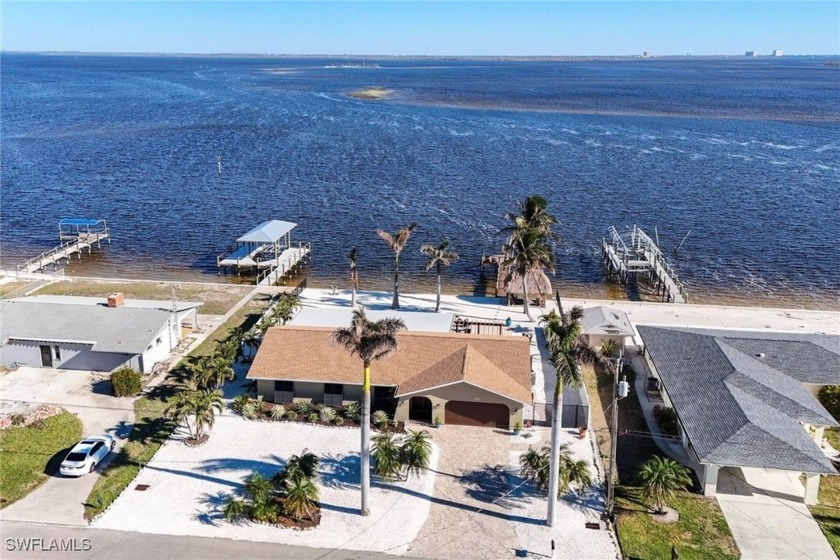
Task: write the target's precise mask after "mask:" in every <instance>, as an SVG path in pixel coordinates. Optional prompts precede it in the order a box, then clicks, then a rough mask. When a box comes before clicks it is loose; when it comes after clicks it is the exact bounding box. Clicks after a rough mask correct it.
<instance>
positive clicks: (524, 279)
mask: <svg viewBox="0 0 840 560" xmlns="http://www.w3.org/2000/svg"><path fill="white" fill-rule="evenodd" d="M522 298H523V299H524V300H525V315H526V316H527V317H528V320H529V321H531V322H532V323H533V322H534V318H533V317H532V316H531V307H530V305H529V302H528V271H525V272H523V273H522Z"/></svg>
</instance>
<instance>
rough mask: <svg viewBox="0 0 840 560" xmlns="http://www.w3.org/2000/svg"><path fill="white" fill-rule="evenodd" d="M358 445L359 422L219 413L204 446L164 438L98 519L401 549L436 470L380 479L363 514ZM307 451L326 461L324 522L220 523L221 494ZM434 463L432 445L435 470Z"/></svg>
mask: <svg viewBox="0 0 840 560" xmlns="http://www.w3.org/2000/svg"><path fill="white" fill-rule="evenodd" d="M358 447H359V430H358V428H337V427H320V426H311V425H306V424H296V423H285V422H282V423H281V422H277V423H275V422H258V421H248V420H244V419H243V418H241V417H239V416H235V415H233V414H232V413H231V412H230V411H226V412H225V414H224V415H222V416H220V417H219V418H217V420H216V425H215V426H214V427H213V430H212V432H211V436H210V440H209V441H208V442H207V443H206V444H204V445H203V446H201V447H198V448H190V447H187V446H185V445H183V444H182V443H180V442H179V441H175V440H170V441H169V442H167V443H166V444H165V445H164V446H163V447H162V448H161V450H160V451H159V452H158V453H157V455H156V456H155V458H154V459H153V460H152V461H151V462H150V463H149V464H148V465H147V466H146V468H145V469H143V471H142V472H141V473H140V475H139V476H138V478H137V479H136V480H135V481H134V482H133V483H132V484H131V485H130V486H129V488H128V489H127V490H126V492H125V493H124V494H123V495H122V496H121V497H120V498H119V499H118V500H117V501H116V502H115V503H114V504H113V505H112V506H111V508H109V509H108V510H107V511H106V513H105V514H104V515H103V516H102V517H100V518H99V519H98V520H96V521H95V522H94V523H93V526H94V527H96V528H100V529H118V530H126V531H139V532H144V533H161V534H170V535H193V536H203V537H221V538H231V539H243V540H251V541H263V542H275V543H283V544H293V545H302V546H313V547H322V548H323V547H329V548H345V549H351V550H369V551H388V552H390V553H392V554H400V553H403V552H404V551H405V550H406V548H407V547H408V545H409V543H410V542H411V541H412V540H413V539H414V537H415V536H416V535H417V532H418V531H419V530H420V527H421V526H422V525H423V523H424V522H425V520H426V517H427V516H428V513H429V506H430V501H429V497H430V496H431V494H432V489H433V485H434V477H435V475H434V471H429V472H428V473H427V474H425V475H423V476H421V477H412V478H411V479H409V480H408V481H407V482H401V483H398V484H391V483H389V484H388V486H387V487H386V486H383V485H382V484H379V483H378V482H376V480H375V479H374V481H373V484H372V488H371V495H370V504H371V515H370V516H369V517H361V516H360V515H359V513H358V508H359V499H360V497H359V453H358ZM304 450H309V451H311V452H313V453H315V454H317V455H318V456H319V457H320V458H321V466H320V476H319V481H318V486H319V489H320V492H321V508H322V519H321V524H320V526H318V527H317V528H315V529H311V530H306V531H297V530H292V529H281V528H279V527H275V526H270V525H262V524H256V523H247V522H245V523H241V524H231V523H228V522H227V521H225V520H224V517H223V516H222V513H221V506H222V500H223V498H224V495H225V494H228V493H230V492H232V491H233V490H235V489H236V488H238V487H239V486H240V485H241V483H242V479H243V477H245V476H247V475H249V474H251V473H252V472H254V471H257V472H260V473H261V474H263V475H265V476H271V475H273V474H274V473H275V472H277V471H278V470H279V469H280V468H282V466H283V465H284V461H285V460H286V459H288V457H290V456H291V455H295V454H300V453H302V452H303V451H304ZM437 461H438V452H437V448H435V451H434V453H433V456H432V461H431V466H432V469H435V468H436V466H437ZM137 484H148V485H149V489H148V490H146V491H142V492H140V491H136V490H134V487H135V486H136V485H137Z"/></svg>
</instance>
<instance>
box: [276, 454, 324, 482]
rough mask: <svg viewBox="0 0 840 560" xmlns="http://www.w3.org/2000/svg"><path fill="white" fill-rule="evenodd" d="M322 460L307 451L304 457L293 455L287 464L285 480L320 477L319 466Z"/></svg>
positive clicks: (284, 470)
mask: <svg viewBox="0 0 840 560" xmlns="http://www.w3.org/2000/svg"><path fill="white" fill-rule="evenodd" d="M320 462H321V460H320V459H319V458H318V456H317V455H315V454H314V453H311V452H307V451H305V452H304V453H303V455H292V456H291V457H289V461H288V462H287V463H286V468H285V469H283V472H284V473H285V477H284V478H285V480H287V481H288V480H298V479H313V478H315V477H316V476H318V464H319V463H320Z"/></svg>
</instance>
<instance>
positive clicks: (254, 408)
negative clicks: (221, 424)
mask: <svg viewBox="0 0 840 560" xmlns="http://www.w3.org/2000/svg"><path fill="white" fill-rule="evenodd" d="M259 410H260V407H259V403H257V401H255V400H254V399H251V400H249V401H248V402H246V403H245V404H243V405H242V416H243V417H245V418H247V419H248V420H253V419H254V418H256V417H257V412H259Z"/></svg>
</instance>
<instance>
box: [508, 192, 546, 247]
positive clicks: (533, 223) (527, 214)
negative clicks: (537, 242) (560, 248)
mask: <svg viewBox="0 0 840 560" xmlns="http://www.w3.org/2000/svg"><path fill="white" fill-rule="evenodd" d="M517 206H518V207H519V213H518V214H515V213H513V212H508V213H507V214H505V220H507V221H509V222H511V225H509V226H506V227H504V228H502V233H506V234H508V235H511V234H513V233H514V232H516V231H519V230H525V229H536V230H537V231H541V232H543V233H544V234H545V235H546V237H548V238H549V239H556V238H557V234H555V233H554V232H553V231H551V226H553V225H555V224H556V223H557V218H556V217H555V216H554V215H553V214H551V213H549V212H548V201H547V200H546V199H545V197H543V196H542V195H539V194H534V195H531V196H529V197H527V198H525V200H522V201H520V202H518V203H517Z"/></svg>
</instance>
